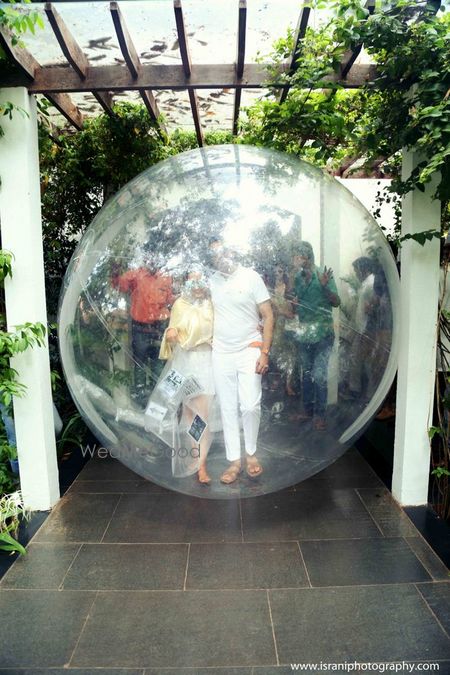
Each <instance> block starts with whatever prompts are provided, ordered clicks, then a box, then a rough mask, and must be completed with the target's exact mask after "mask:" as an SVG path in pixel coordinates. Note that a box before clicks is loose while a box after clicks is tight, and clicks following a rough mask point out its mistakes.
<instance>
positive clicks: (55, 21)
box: [45, 2, 89, 79]
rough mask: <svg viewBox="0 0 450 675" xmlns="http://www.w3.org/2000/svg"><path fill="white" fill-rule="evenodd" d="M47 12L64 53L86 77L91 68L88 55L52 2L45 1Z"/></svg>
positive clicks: (78, 71)
mask: <svg viewBox="0 0 450 675" xmlns="http://www.w3.org/2000/svg"><path fill="white" fill-rule="evenodd" d="M45 13H46V15H47V19H48V21H49V23H50V26H51V27H52V29H53V32H54V34H55V37H56V39H57V40H58V43H59V46H60V47H61V51H62V53H63V54H64V56H65V57H66V59H67V60H68V62H69V63H70V65H71V66H72V68H73V69H74V70H75V71H76V72H77V73H78V75H79V76H80V77H81V78H82V79H84V78H85V77H86V75H87V72H88V69H89V61H88V59H87V57H86V55H85V54H84V52H83V50H82V49H81V47H80V46H79V45H78V43H77V41H76V40H75V38H74V37H73V36H72V34H71V32H70V31H69V29H68V28H67V26H66V24H65V23H64V21H63V19H62V18H61V16H60V15H59V13H58V12H57V11H56V9H55V8H54V7H53V5H52V3H51V2H46V3H45Z"/></svg>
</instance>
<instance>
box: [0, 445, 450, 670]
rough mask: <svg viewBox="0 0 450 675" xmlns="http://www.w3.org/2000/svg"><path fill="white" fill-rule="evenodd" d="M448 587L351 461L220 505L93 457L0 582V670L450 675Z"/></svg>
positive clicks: (379, 487)
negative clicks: (363, 670) (353, 669)
mask: <svg viewBox="0 0 450 675" xmlns="http://www.w3.org/2000/svg"><path fill="white" fill-rule="evenodd" d="M449 582H450V576H449V572H448V570H447V568H446V567H445V566H444V564H443V563H442V562H441V561H440V559H439V558H437V556H436V555H435V554H434V553H433V551H432V550H431V549H430V547H429V546H428V544H427V543H426V542H425V541H424V539H423V538H422V537H421V535H420V534H419V532H418V531H417V530H416V529H415V527H414V526H413V524H412V523H411V521H410V520H409V518H408V517H407V516H406V514H405V513H404V512H403V511H402V510H401V509H400V508H399V507H398V506H397V505H396V504H395V502H394V501H393V500H392V498H391V496H390V493H389V492H388V491H387V490H386V488H385V487H384V486H383V484H382V483H381V482H380V481H379V479H378V478H377V476H376V475H375V474H374V473H373V471H372V469H371V468H370V467H369V466H368V464H367V463H366V462H365V460H364V459H363V458H362V457H361V456H360V455H359V453H358V452H357V451H356V450H353V449H352V450H349V451H348V452H347V453H346V454H345V455H344V456H343V457H342V458H340V459H339V460H338V461H337V462H335V463H334V464H333V465H332V466H330V467H328V468H327V469H325V471H323V472H321V473H320V474H318V475H316V476H314V477H313V478H311V479H309V480H307V481H305V482H304V483H301V484H300V485H298V486H295V487H294V488H292V489H289V490H285V491H283V492H279V493H277V494H273V495H268V496H264V497H258V498H255V499H243V500H227V501H217V500H211V501H209V500H202V499H197V498H192V497H187V496H184V495H179V494H175V493H171V492H168V491H167V490H164V489H163V488H159V487H158V486H156V485H153V484H151V483H148V482H146V481H143V480H141V479H139V477H137V476H136V475H135V474H133V473H132V472H131V471H129V470H128V469H126V468H125V467H123V466H122V465H121V464H119V463H118V462H117V461H116V460H112V459H102V460H100V459H93V460H91V461H90V462H89V463H88V464H87V465H86V466H85V468H84V469H83V471H82V472H81V473H80V475H79V477H78V479H77V480H76V481H75V483H74V484H73V485H72V487H71V488H70V490H69V491H68V492H67V493H66V495H65V496H64V497H63V498H62V499H61V501H60V502H59V503H58V505H57V507H56V508H55V509H54V511H53V512H52V513H51V515H50V516H49V517H48V519H47V520H46V521H45V522H44V524H43V526H42V527H41V528H40V529H39V530H38V532H37V534H36V535H35V536H34V538H33V539H32V541H31V543H30V544H29V545H28V555H27V556H26V557H25V558H22V559H18V560H17V561H16V562H15V563H14V564H13V565H12V567H11V568H10V570H9V571H8V572H7V574H6V575H5V577H4V578H3V580H2V582H1V583H0V616H1V626H2V629H1V631H0V674H1V673H5V672H6V673H9V674H10V675H15V674H16V673H21V674H22V675H23V674H24V673H26V674H28V675H31V674H33V675H34V674H35V673H47V672H48V673H53V675H60V674H61V675H62V674H63V673H73V674H74V675H87V674H90V673H102V674H103V675H110V674H112V673H114V674H115V675H122V674H124V673H127V674H128V675H134V674H138V673H139V674H140V675H150V674H153V675H162V674H163V673H167V674H171V675H194V674H196V673H198V674H199V675H200V674H201V675H207V674H214V675H271V674H273V675H284V673H291V672H293V669H292V668H291V665H290V664H291V663H292V664H294V663H303V664H305V663H310V664H316V669H320V672H322V673H331V672H335V670H334V669H333V667H332V666H330V667H325V666H324V665H323V664H333V663H341V664H343V663H345V662H348V663H351V662H354V661H359V662H372V663H374V662H384V663H385V662H393V661H395V662H404V664H403V666H402V670H401V671H397V672H410V670H409V669H407V668H406V665H405V664H406V663H408V664H409V665H413V664H416V665H417V664H418V663H420V662H427V663H430V662H433V663H439V666H440V668H439V671H438V672H439V673H440V675H442V674H443V673H445V674H446V675H447V674H448V673H450V639H449V635H450V583H449ZM302 672H304V673H312V672H315V669H314V666H311V667H309V668H308V669H307V670H306V669H305V670H303V671H302ZM341 672H342V671H341ZM388 672H389V671H388ZM434 672H436V671H434Z"/></svg>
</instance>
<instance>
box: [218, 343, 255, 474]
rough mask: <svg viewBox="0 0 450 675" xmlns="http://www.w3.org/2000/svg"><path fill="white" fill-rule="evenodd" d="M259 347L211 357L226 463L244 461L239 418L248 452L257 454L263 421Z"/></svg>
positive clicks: (220, 353)
mask: <svg viewBox="0 0 450 675" xmlns="http://www.w3.org/2000/svg"><path fill="white" fill-rule="evenodd" d="M260 353H261V352H260V350H259V349H258V348H256V347H246V348H245V349H242V350H241V351H239V352H231V353H222V352H215V351H214V350H213V353H212V365H213V373H214V385H215V388H216V395H217V398H218V400H219V405H220V412H221V417H222V427H223V436H224V440H225V449H226V455H227V459H228V461H230V462H233V461H234V460H237V459H240V458H241V440H240V431H239V414H240V415H241V417H242V427H243V431H244V445H245V452H246V453H247V454H249V455H253V454H254V453H255V452H256V444H257V440H258V431H259V423H260V419H261V375H258V374H257V373H255V367H256V362H257V360H258V358H259V355H260Z"/></svg>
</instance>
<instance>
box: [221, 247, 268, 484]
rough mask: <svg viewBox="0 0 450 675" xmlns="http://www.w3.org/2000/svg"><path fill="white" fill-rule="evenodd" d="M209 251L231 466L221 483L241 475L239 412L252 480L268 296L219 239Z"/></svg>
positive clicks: (256, 472)
mask: <svg viewBox="0 0 450 675" xmlns="http://www.w3.org/2000/svg"><path fill="white" fill-rule="evenodd" d="M210 252H211V260H212V264H213V266H214V267H215V269H216V270H217V271H216V272H215V273H214V274H213V276H212V278H211V280H210V288H211V299H212V303H213V307H214V332H213V352H212V364H213V374H214V383H215V388H216V394H217V397H218V400H219V404H220V410H221V417H222V426H223V435H224V440H225V449H226V456H227V459H228V461H229V462H230V466H229V467H228V468H227V470H226V471H225V472H224V473H223V474H222V476H221V479H220V480H221V481H222V482H223V483H227V484H228V483H233V482H234V481H235V480H236V479H237V477H238V475H239V474H240V473H241V441H240V424H239V412H240V414H241V417H242V427H243V431H244V445H245V452H246V471H247V475H248V476H249V477H250V478H255V477H256V476H259V475H260V474H261V473H262V470H263V469H262V466H261V464H260V462H259V460H258V458H257V457H256V450H257V441H258V431H259V423H260V419H261V376H262V375H263V374H265V373H267V371H268V369H269V351H270V345H271V342H272V333H273V323H274V319H273V312H272V305H271V302H270V294H269V292H268V290H267V288H266V286H265V284H264V282H263V280H262V278H261V277H260V275H259V274H258V273H257V272H255V271H254V270H252V269H250V268H247V267H242V266H241V265H239V264H237V263H236V261H235V260H234V259H233V256H232V254H231V252H230V251H229V250H228V249H227V248H225V247H224V246H223V244H222V242H221V241H220V240H214V241H212V242H211V244H210ZM261 321H262V322H263V332H262V335H261V330H260V323H261Z"/></svg>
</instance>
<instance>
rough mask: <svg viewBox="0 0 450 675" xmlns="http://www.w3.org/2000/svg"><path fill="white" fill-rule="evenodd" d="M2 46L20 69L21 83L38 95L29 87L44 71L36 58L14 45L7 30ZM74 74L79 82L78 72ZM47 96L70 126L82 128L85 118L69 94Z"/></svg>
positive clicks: (2, 34)
mask: <svg viewBox="0 0 450 675" xmlns="http://www.w3.org/2000/svg"><path fill="white" fill-rule="evenodd" d="M0 44H1V46H2V47H3V49H4V50H5V53H6V55H7V56H8V59H9V60H10V61H12V62H13V63H14V64H15V65H16V66H17V68H18V69H19V78H20V77H22V78H23V79H24V81H23V82H21V85H22V86H25V87H27V88H28V92H29V93H38V92H30V89H29V85H30V84H31V83H33V81H34V78H35V76H36V75H39V73H40V72H41V71H42V70H43V68H42V66H41V65H40V63H39V62H38V61H36V59H35V58H34V56H33V55H32V54H30V52H29V51H28V50H27V49H26V48H25V47H18V46H16V45H13V43H12V38H11V35H10V34H9V33H8V31H6V30H2V31H0ZM74 74H75V75H76V77H77V78H78V80H79V74H78V72H77V73H74ZM30 80H31V82H30ZM12 86H14V85H12ZM16 86H18V85H16ZM41 93H44V92H41ZM45 96H46V98H48V100H49V101H50V102H51V103H52V105H54V106H55V108H57V110H59V112H60V113H61V114H62V115H64V117H65V118H66V119H67V120H68V122H70V124H72V125H73V126H74V127H75V128H76V129H81V128H82V126H83V121H84V116H83V114H82V113H81V111H80V110H79V109H78V107H77V106H76V105H75V103H74V102H73V101H72V99H71V98H70V96H69V95H68V94H67V93H58V92H53V93H47V92H45Z"/></svg>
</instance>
